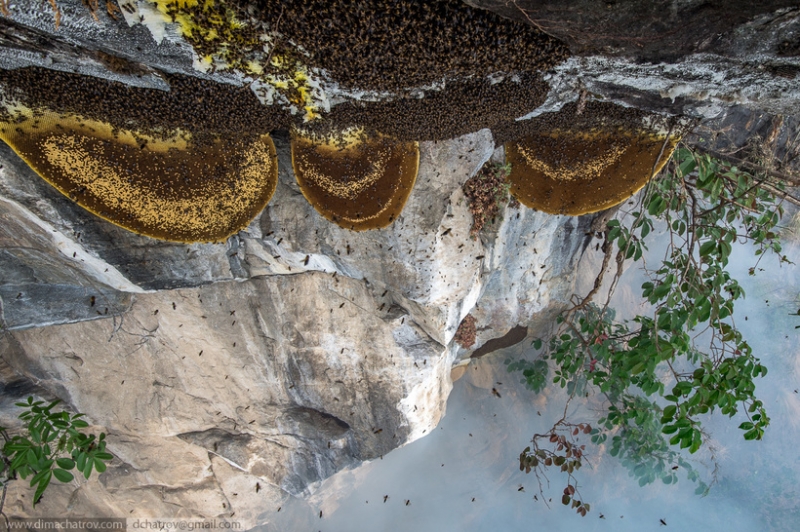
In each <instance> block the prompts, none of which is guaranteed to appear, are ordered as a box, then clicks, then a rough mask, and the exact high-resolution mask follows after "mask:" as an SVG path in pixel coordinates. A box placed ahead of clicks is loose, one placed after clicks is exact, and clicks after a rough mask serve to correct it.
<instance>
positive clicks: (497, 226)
mask: <svg viewBox="0 0 800 532" xmlns="http://www.w3.org/2000/svg"><path fill="white" fill-rule="evenodd" d="M121 3H123V2H121ZM128 3H129V2H128ZM58 4H59V6H60V7H61V16H62V18H61V25H60V27H59V29H58V30H57V31H56V30H54V26H53V24H54V20H53V14H52V13H50V12H48V11H47V10H41V9H40V8H39V7H36V8H33V7H30V6H29V7H27V8H26V7H24V6H23V7H20V6H15V9H14V11H13V13H12V15H11V17H10V18H6V17H2V18H0V46H1V47H0V57H1V58H2V60H3V67H4V68H16V67H24V66H29V65H38V66H46V67H47V68H53V69H59V70H64V71H77V72H80V73H83V74H87V75H94V76H99V77H104V78H107V79H113V80H119V81H122V82H124V83H127V84H129V85H131V86H138V87H152V88H161V89H165V88H166V86H165V85H164V80H163V79H162V78H161V77H160V76H159V75H158V72H159V71H164V72H179V73H183V74H188V75H195V76H199V77H203V78H206V79H212V80H214V81H217V82H221V83H222V82H224V83H232V84H242V83H243V80H242V79H241V78H237V77H236V76H233V75H230V74H226V73H213V72H207V73H201V72H198V71H197V70H195V69H194V67H193V64H195V60H196V57H195V56H193V53H194V52H193V50H192V48H191V46H189V45H188V44H186V43H185V42H183V41H181V39H180V38H178V36H176V35H171V37H169V35H168V37H169V38H165V39H164V40H162V41H161V42H160V43H157V42H156V41H154V39H153V37H152V35H151V33H150V32H148V31H147V30H146V29H145V28H144V26H142V25H133V26H131V27H128V24H126V22H125V21H124V20H122V19H120V20H116V21H114V20H112V19H111V18H109V17H107V16H106V15H105V14H104V13H100V14H99V15H100V17H99V18H100V22H95V21H94V20H93V18H92V17H91V15H90V14H89V12H88V11H87V10H86V8H85V7H84V6H83V5H81V3H80V2H75V3H68V2H64V3H62V2H59V3H58ZM145 5H146V2H140V7H141V6H145ZM37 6H38V5H37ZM790 15H791V13H789V14H784V15H781V16H782V17H783V18H781V19H780V20H781V24H782V26H781V28H782V29H781V31H780V32H775V34H774V37H775V39H776V40H781V39H783V40H786V39H787V38H789V37H787V35H789V36H791V35H794V37H792V38H795V39H796V36H797V33H792V32H796V31H797V27H798V15H797V13H795V14H794V15H791V16H790ZM754 16H755V15H754ZM745 22H746V23H751V22H752V19H747V21H745ZM736 27H737V28H738V27H740V26H736ZM164 31H165V32H167V33H169V32H173V33H174V31H175V30H174V29H171V28H170V27H166V28H165V29H164ZM733 33H735V32H733ZM731 35H732V36H730V38H731V39H733V38H734V37H735V35H733V34H731ZM749 35H750V33H748V32H747V31H745V30H742V39H745V40H746V38H747V37H748V36H749ZM748 42H749V41H748ZM759 53H761V52H759ZM764 53H766V52H764ZM773 55H774V56H775V57H776V58H777V57H778V56H777V55H775V54H773ZM109 57H120V58H124V61H123V60H122V59H120V61H122V63H121V62H120V61H118V62H113V61H112V62H109V59H108V58H109ZM698 61H699V62H700V63H702V65H705V66H703V67H702V68H701V69H700V70H696V68H695V66H696V64H698ZM724 61H731V62H732V63H735V65H733V66H726V64H725V63H724ZM776 61H777V59H776ZM781 61H783V63H786V64H789V65H794V64H795V63H796V62H797V61H796V58H795V57H788V58H786V59H782V60H781ZM123 63H124V67H125V68H121V67H120V64H123ZM783 63H781V64H783ZM720 64H722V65H723V66H719V65H720ZM714 65H716V66H715V68H716V69H717V70H714V71H713V72H711V71H709V70H707V69H705V68H706V67H709V68H710V66H714ZM698 68H699V67H698ZM748 69H749V70H748ZM701 70H702V72H703V73H705V74H703V75H700V74H697V75H696V76H693V77H692V76H689V74H687V73H690V72H695V73H698V72H700V71H701ZM784 71H785V72H788V71H786V70H785V69H784ZM784 71H782V72H784ZM798 71H800V70H798ZM728 72H730V73H731V76H732V78H734V82H733V83H730V82H729V81H728V80H723V79H722V78H720V76H723V77H724V76H725V75H726V73H728ZM771 72H772V71H766V70H763V69H762V70H760V71H759V70H758V68H757V67H755V66H753V65H750V64H749V63H748V62H747V60H745V59H742V58H741V57H739V58H724V59H723V58H720V57H718V56H711V55H706V56H702V57H696V56H691V57H688V58H687V57H678V58H675V59H673V62H672V63H669V64H661V65H641V64H637V63H635V62H634V61H631V60H629V59H625V58H622V57H615V58H613V59H609V58H607V57H588V58H579V59H571V60H569V61H568V62H566V63H563V64H561V65H560V66H558V67H556V68H555V69H554V70H552V71H551V72H550V73H549V74H548V75H547V76H546V79H548V80H549V83H550V85H551V91H550V93H549V96H548V99H547V102H546V103H545V105H544V106H543V107H541V108H538V109H533V108H532V109H528V110H526V112H532V113H541V112H545V111H548V110H554V109H557V108H559V107H560V106H561V105H563V104H564V103H565V102H569V101H575V100H576V99H578V98H580V97H587V94H588V95H589V96H588V97H596V98H606V99H609V100H611V101H616V102H619V103H624V104H627V105H634V106H638V107H640V108H643V109H645V110H656V111H661V112H671V113H674V114H679V113H680V114H687V115H689V116H691V117H693V118H695V119H698V120H705V121H706V122H704V123H707V124H709V127H711V125H714V124H717V123H724V120H725V117H739V118H736V119H735V124H734V128H735V127H739V125H740V124H741V123H742V122H743V121H744V122H746V121H747V120H749V119H750V118H752V115H751V114H748V113H751V111H742V109H744V108H743V107H734V106H733V105H732V103H731V102H739V103H741V104H747V105H751V106H759V105H760V106H761V107H759V108H760V109H762V111H761V112H760V113H761V114H760V115H759V116H760V117H761V119H760V120H761V121H760V122H759V123H764V124H766V123H769V124H773V123H774V124H776V126H775V127H776V128H777V129H776V131H777V133H776V138H780V139H784V140H783V142H782V144H781V146H782V147H783V148H782V149H783V152H782V153H783V155H784V157H783V159H784V160H786V161H787V164H789V165H791V164H797V161H798V159H797V153H798V151H797V147H796V146H794V145H791V143H790V133H791V132H792V131H795V130H796V127H797V125H796V123H795V122H793V121H792V120H786V121H781V122H780V123H779V124H778V123H777V122H773V121H772V120H773V118H774V116H773V115H774V113H776V112H785V111H787V110H789V111H792V112H794V111H796V110H797V109H798V105H800V98H798V96H799V95H800V92H798V89H797V86H796V82H795V81H796V80H794V81H793V80H791V79H789V78H788V77H786V76H785V75H775V74H774V73H771ZM706 74H708V75H706ZM747 76H750V77H747ZM737 83H738V85H737ZM744 85H747V87H746V89H747V90H745V88H743V87H744ZM748 91H749V92H748ZM581 95H583V96H581ZM770 113H772V114H770ZM711 119H713V120H714V121H716V122H711ZM763 129H765V127H762V128H761V130H763ZM761 130H756V128H751V131H753V132H754V133H753V134H756V133H758V134H762V133H763V131H761ZM750 137H752V135H751V136H750ZM750 137H745V138H743V139H735V140H732V141H731V142H732V143H734V144H736V143H738V144H736V145H737V146H741V145H743V144H745V143H746V142H747V139H748V138H750ZM273 140H274V142H275V146H276V150H277V154H278V165H279V183H278V187H277V191H276V193H275V195H274V197H273V198H272V200H271V202H270V203H269V205H268V206H267V208H266V209H265V210H264V211H263V212H262V213H261V214H260V215H259V216H258V217H257V218H256V219H255V220H253V222H252V223H251V224H250V226H249V227H248V228H247V230H245V231H242V232H240V233H238V234H237V235H235V236H233V237H231V238H229V239H228V240H227V241H226V242H225V243H220V244H174V243H168V242H162V241H157V240H152V239H149V238H147V237H143V236H139V235H136V234H133V233H130V232H127V231H125V230H123V229H121V228H119V227H117V226H114V225H111V224H109V223H107V222H105V221H103V220H101V219H99V218H97V217H94V216H93V215H91V214H88V213H87V212H85V211H83V210H82V209H81V208H79V207H77V206H76V205H75V204H73V203H72V202H70V201H69V200H68V199H67V198H65V197H64V196H62V195H61V194H59V193H58V192H56V191H55V190H54V189H53V188H52V187H50V186H49V185H48V184H47V183H45V182H44V181H43V180H41V179H40V178H39V177H38V176H37V175H36V174H35V173H34V172H33V171H32V170H31V169H30V168H28V167H27V165H25V164H24V162H22V161H21V160H20V159H19V158H18V157H16V155H15V154H14V153H13V152H12V151H11V150H10V149H9V148H8V147H7V146H5V145H2V146H0V219H2V223H1V224H0V320H1V321H0V324H2V331H3V333H2V337H0V362H1V364H0V386H2V396H1V398H0V425H3V426H10V427H16V426H17V425H16V422H15V420H14V417H15V416H16V413H17V410H16V409H15V407H13V403H14V401H16V400H18V399H19V398H24V397H26V396H27V395H29V394H37V395H40V396H42V397H45V398H56V397H57V398H60V399H62V400H63V401H64V402H65V404H66V406H67V407H68V408H70V409H73V410H75V411H80V412H84V413H86V414H87V416H88V419H89V420H90V421H91V423H92V424H93V425H94V427H95V428H96V429H97V430H103V431H105V432H107V433H108V440H109V450H110V451H111V452H112V453H113V454H114V455H115V459H114V461H113V462H112V464H111V466H110V467H109V469H108V471H107V472H105V473H103V474H102V475H98V476H96V477H93V478H92V479H90V480H89V481H85V480H83V479H81V480H76V481H74V482H73V483H70V484H66V485H53V486H51V487H50V488H49V489H48V492H47V494H46V497H45V499H44V500H43V501H42V503H41V505H40V506H37V509H36V510H35V511H34V510H32V509H31V505H30V502H31V501H30V497H31V496H32V492H30V491H28V489H27V488H26V487H25V486H24V485H23V483H21V482H16V483H13V484H12V485H11V487H10V488H9V494H8V498H7V501H6V506H5V511H6V513H8V514H9V515H16V516H23V515H63V514H64V513H65V510H64V508H66V514H69V515H74V516H80V515H83V516H92V515H115V516H140V517H148V516H150V517H170V516H174V517H185V516H203V517H216V518H234V516H235V519H237V520H240V521H242V522H243V523H245V525H246V526H255V525H257V524H260V523H264V522H265V521H268V520H269V515H270V512H271V511H273V510H274V508H276V507H278V506H280V501H281V500H283V499H285V498H286V497H289V496H308V495H309V494H310V493H312V492H313V491H314V489H315V487H316V485H317V484H318V483H319V482H320V481H321V480H323V479H325V478H327V477H329V476H331V475H333V474H334V473H336V472H337V471H341V470H343V469H347V468H354V467H357V466H358V465H359V464H360V463H362V462H363V461H368V460H374V459H376V458H379V457H380V456H382V455H384V454H386V453H388V452H389V451H391V450H392V449H394V448H397V447H398V446H401V445H404V444H406V443H408V442H411V441H414V440H415V439H418V438H420V437H423V436H424V435H425V434H426V433H427V432H429V431H430V430H432V429H433V428H434V427H435V426H436V425H437V423H438V421H439V420H440V419H441V417H442V416H443V415H444V413H445V404H446V400H447V396H448V394H449V391H450V389H451V386H452V381H451V370H452V368H453V366H454V364H457V363H458V361H459V360H460V359H462V358H464V357H467V356H468V355H469V352H467V351H465V350H463V349H460V348H459V346H458V345H456V344H455V343H454V342H453V337H454V335H455V332H456V329H457V327H458V325H459V323H460V322H461V320H462V319H463V318H464V317H465V316H466V315H467V314H468V313H471V314H472V315H473V316H475V318H476V320H477V327H478V342H477V344H476V345H475V346H474V348H479V347H480V346H481V345H484V344H485V343H486V342H487V340H489V339H491V338H496V337H501V336H503V335H504V334H506V333H507V332H509V331H511V330H512V329H514V328H515V327H518V326H522V327H524V326H527V325H528V324H530V323H531V322H532V321H535V320H540V321H543V320H546V319H547V318H548V317H549V316H551V314H552V311H553V309H556V308H558V306H559V305H562V304H563V303H564V302H565V301H566V300H567V299H568V298H569V296H570V295H571V294H572V292H573V283H574V280H575V275H574V273H575V272H576V271H577V270H578V269H579V267H580V265H579V260H580V257H581V254H582V251H583V249H584V248H585V247H586V245H587V244H588V243H589V241H590V238H591V236H590V235H591V231H592V230H593V228H592V226H591V222H592V219H591V217H583V218H574V217H562V216H550V215H545V214H542V213H537V212H535V211H532V210H528V209H525V208H524V207H511V206H508V205H506V206H503V207H502V209H501V216H499V217H498V218H497V219H496V220H495V223H494V224H491V225H489V226H488V227H487V228H486V229H485V230H484V231H483V232H482V233H481V235H480V237H479V238H471V237H470V229H471V224H472V216H471V214H470V210H469V206H468V204H467V201H466V199H465V197H464V194H463V192H462V190H461V186H462V184H463V183H464V182H465V181H466V180H467V179H468V178H470V177H471V176H473V175H474V174H475V173H476V172H477V171H478V170H479V169H480V168H481V167H482V166H483V165H484V163H486V162H487V161H489V160H490V158H494V159H493V160H495V161H500V160H502V157H503V152H502V149H501V147H499V146H496V145H495V140H494V137H493V134H492V132H491V131H490V130H489V129H482V130H478V131H475V132H473V133H470V134H467V135H464V136H461V137H458V138H455V139H450V140H442V141H438V142H422V143H420V166H419V175H418V177H417V184H416V186H415V188H414V190H413V192H412V193H411V196H410V198H409V199H408V202H407V204H406V206H405V208H404V210H403V212H402V214H401V215H400V217H399V218H398V219H397V220H396V221H395V222H394V223H393V224H392V225H391V226H389V227H387V228H385V229H379V230H374V231H368V232H351V231H348V230H346V229H342V228H340V227H338V226H336V225H334V224H331V223H329V222H328V221H326V220H325V219H324V218H322V217H321V216H320V215H319V214H318V213H317V212H316V211H315V210H314V209H313V208H312V207H311V205H309V203H308V202H307V201H306V200H305V198H304V197H303V196H302V194H301V192H300V190H299V187H298V185H297V183H296V181H295V179H294V176H293V174H292V170H291V155H290V151H289V137H288V133H287V132H286V131H278V132H276V133H274V134H273ZM705 140H707V139H705ZM716 146H718V144H717V145H714V146H711V147H712V148H714V147H716Z"/></svg>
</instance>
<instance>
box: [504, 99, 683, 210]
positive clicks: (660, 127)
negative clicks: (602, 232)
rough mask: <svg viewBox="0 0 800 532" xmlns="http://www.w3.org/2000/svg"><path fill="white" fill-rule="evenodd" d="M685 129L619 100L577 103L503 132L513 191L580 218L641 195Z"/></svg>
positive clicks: (526, 201) (523, 199)
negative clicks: (506, 140)
mask: <svg viewBox="0 0 800 532" xmlns="http://www.w3.org/2000/svg"><path fill="white" fill-rule="evenodd" d="M678 129H679V128H677V127H676V126H673V129H671V128H670V127H669V125H668V120H667V119H666V118H664V117H660V116H649V115H647V114H645V113H643V112H641V111H637V110H634V109H628V108H623V107H620V106H616V105H613V104H607V103H600V102H589V103H586V104H585V105H582V104H578V103H572V104H568V105H566V106H564V108H563V109H562V110H561V111H559V112H556V113H548V114H544V115H541V116H539V117H536V118H533V119H531V120H529V121H522V122H518V123H516V124H509V125H507V126H506V127H505V128H500V130H499V131H498V132H496V134H497V136H499V137H500V138H508V137H513V138H514V140H509V141H508V142H507V143H506V144H505V147H506V160H507V162H508V163H510V165H511V174H510V175H509V177H508V180H509V182H510V183H511V194H512V195H513V196H514V197H515V198H517V199H518V200H519V201H520V203H522V204H523V205H525V206H527V207H530V208H532V209H536V210H540V211H543V212H547V213H550V214H566V215H572V216H578V215H582V214H588V213H593V212H598V211H601V210H604V209H608V208H610V207H613V206H614V205H618V204H619V203H621V202H623V201H625V200H626V199H628V198H630V197H631V196H633V195H634V194H635V193H636V192H638V191H639V190H640V189H641V188H642V187H644V185H645V184H646V183H647V182H648V181H649V180H650V179H651V178H652V177H653V176H654V175H655V174H657V173H658V172H659V171H660V170H661V168H662V167H663V166H664V164H666V162H667V160H669V157H670V155H671V154H672V151H673V150H674V148H675V146H676V144H677V141H678V139H679V131H678Z"/></svg>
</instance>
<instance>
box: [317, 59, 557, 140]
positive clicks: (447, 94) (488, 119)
mask: <svg viewBox="0 0 800 532" xmlns="http://www.w3.org/2000/svg"><path fill="white" fill-rule="evenodd" d="M547 90H548V86H547V84H546V83H545V82H544V81H542V79H541V77H540V75H539V74H519V75H517V76H515V77H513V79H512V77H509V78H507V79H505V80H503V81H501V82H498V83H494V84H492V83H491V82H490V81H489V80H487V79H473V80H468V81H454V82H448V83H447V84H446V86H445V88H444V89H443V90H440V91H429V92H428V93H426V94H425V97H424V98H419V97H417V96H415V95H412V94H405V95H404V96H402V97H400V98H398V99H396V100H392V101H387V102H348V103H344V104H341V105H337V106H335V107H334V108H333V109H331V112H330V114H328V115H327V116H325V117H323V119H322V120H319V121H316V122H312V123H311V124H306V125H305V126H304V128H306V129H307V130H308V131H310V132H313V133H315V134H318V135H326V134H328V133H329V131H330V130H331V129H333V130H336V129H344V128H348V127H358V126H364V127H365V128H366V131H365V133H367V134H368V135H372V134H374V133H375V132H380V133H384V134H386V135H391V136H392V137H394V138H396V139H399V140H409V141H410V140H416V141H423V140H446V139H451V138H454V137H458V136H461V135H464V134H467V133H472V132H474V131H478V130H479V129H483V128H491V127H493V126H495V125H498V124H500V123H501V122H504V121H507V120H513V119H515V118H518V117H520V116H522V115H524V114H526V113H528V112H530V111H532V110H533V109H536V108H537V107H539V106H540V105H541V104H542V103H544V99H545V97H546V95H547Z"/></svg>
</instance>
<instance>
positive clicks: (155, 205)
mask: <svg viewBox="0 0 800 532" xmlns="http://www.w3.org/2000/svg"><path fill="white" fill-rule="evenodd" d="M0 139H2V140H4V141H5V142H6V143H8V144H9V145H10V146H11V147H12V148H13V149H14V151H15V152H17V154H19V156H20V157H22V159H24V160H25V162H26V163H28V165H30V167H31V168H33V169H34V170H35V171H36V173H38V174H39V175H40V176H41V177H43V178H44V179H45V180H46V181H47V182H49V183H50V184H51V185H53V186H54V187H55V188H56V189H58V190H59V191H60V192H61V193H63V194H64V195H66V196H67V197H69V198H70V199H72V200H73V201H75V202H76V203H77V204H78V205H80V206H81V207H83V208H85V209H86V210H88V211H90V212H92V213H94V214H96V215H98V216H100V217H102V218H104V219H106V220H108V221H110V222H112V223H114V224H116V225H119V226H121V227H124V228H125V229H128V230H130V231H133V232H136V233H139V234H142V235H147V236H150V237H154V238H159V239H163V240H170V241H177V242H209V241H220V240H224V239H225V238H227V237H228V236H230V235H232V234H233V233H236V232H237V231H239V230H241V229H244V228H245V227H247V225H248V224H249V222H250V221H251V220H252V219H253V218H254V217H255V216H256V215H257V214H258V213H259V212H261V210H262V209H263V208H264V206H265V205H266V204H267V202H268V201H269V199H270V198H271V197H272V194H273V193H274V191H275V187H276V185H277V178H278V172H277V170H278V169H277V156H276V153H275V147H274V145H273V143H272V140H271V139H270V137H269V136H268V135H260V136H240V137H235V136H234V137H231V136H227V137H225V138H224V140H223V139H222V138H216V139H213V138H206V139H205V140H204V141H203V142H202V143H198V142H195V141H193V140H192V137H191V135H189V134H186V133H180V132H177V131H176V132H175V133H174V134H173V135H171V136H165V135H162V136H160V137H159V138H153V137H152V136H149V135H147V134H144V133H141V132H134V131H131V130H120V129H116V128H115V129H112V127H111V126H110V125H109V124H107V123H105V122H100V121H97V120H93V119H87V118H83V117H77V116H75V115H63V114H58V113H54V112H52V111H45V110H37V111H36V112H35V113H26V112H20V113H18V115H17V119H16V120H15V122H14V123H8V122H6V123H0Z"/></svg>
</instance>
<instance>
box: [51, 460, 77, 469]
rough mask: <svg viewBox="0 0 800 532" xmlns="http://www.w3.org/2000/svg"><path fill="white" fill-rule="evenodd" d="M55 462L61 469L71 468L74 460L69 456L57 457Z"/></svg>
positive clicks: (73, 465)
mask: <svg viewBox="0 0 800 532" xmlns="http://www.w3.org/2000/svg"><path fill="white" fill-rule="evenodd" d="M56 464H58V467H60V468H61V469H72V468H73V467H75V462H74V461H72V460H71V459H69V458H59V459H57V460H56Z"/></svg>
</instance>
